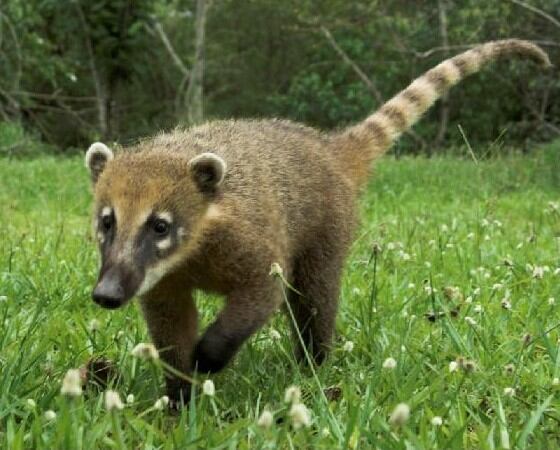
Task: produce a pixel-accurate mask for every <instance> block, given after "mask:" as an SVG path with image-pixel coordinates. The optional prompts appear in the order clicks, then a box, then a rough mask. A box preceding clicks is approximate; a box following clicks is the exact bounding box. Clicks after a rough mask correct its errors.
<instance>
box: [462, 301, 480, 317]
mask: <svg viewBox="0 0 560 450" xmlns="http://www.w3.org/2000/svg"><path fill="white" fill-rule="evenodd" d="M473 311H474V312H475V313H481V312H482V305H479V304H477V305H474V308H473ZM465 319H466V318H465Z"/></svg>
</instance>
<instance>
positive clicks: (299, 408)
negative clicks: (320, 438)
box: [289, 403, 311, 430]
mask: <svg viewBox="0 0 560 450" xmlns="http://www.w3.org/2000/svg"><path fill="white" fill-rule="evenodd" d="M289 415H290V418H291V419H292V425H293V427H294V428H295V429H296V430H297V429H299V428H301V427H306V428H307V427H309V426H310V425H311V412H310V411H309V409H307V406H305V405H304V404H303V403H294V404H293V405H292V407H291V409H290V412H289Z"/></svg>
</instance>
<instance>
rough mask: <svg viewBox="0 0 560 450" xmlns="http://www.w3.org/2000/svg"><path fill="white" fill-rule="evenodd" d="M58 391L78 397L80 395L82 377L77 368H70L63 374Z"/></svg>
mask: <svg viewBox="0 0 560 450" xmlns="http://www.w3.org/2000/svg"><path fill="white" fill-rule="evenodd" d="M60 393H61V394H63V395H68V396H69V397H79V396H80V395H82V378H81V376H80V371H79V369H70V370H69V371H68V372H66V375H64V378H63V380H62V387H61V388H60Z"/></svg>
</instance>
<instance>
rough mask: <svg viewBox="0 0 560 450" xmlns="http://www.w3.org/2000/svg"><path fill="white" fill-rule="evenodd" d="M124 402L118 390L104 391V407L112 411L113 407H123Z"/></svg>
mask: <svg viewBox="0 0 560 450" xmlns="http://www.w3.org/2000/svg"><path fill="white" fill-rule="evenodd" d="M123 408H124V404H123V402H122V400H121V397H120V395H119V393H118V392H116V391H113V390H110V389H109V390H107V391H105V409H106V410H107V411H112V410H114V409H123Z"/></svg>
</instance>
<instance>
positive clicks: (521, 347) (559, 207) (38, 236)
mask: <svg viewBox="0 0 560 450" xmlns="http://www.w3.org/2000/svg"><path fill="white" fill-rule="evenodd" d="M559 155H560V145H556V146H555V145H551V146H549V147H548V148H546V149H540V150H538V151H536V152H535V153H534V154H533V155H532V156H531V157H527V156H519V155H518V156H510V157H503V158H498V159H491V160H486V161H481V162H479V163H476V162H475V161H473V160H471V159H467V158H465V159H459V158H451V157H448V158H444V157H442V158H434V159H430V160H428V159H408V158H405V159H400V160H394V159H391V158H386V159H385V160H383V161H382V162H381V163H380V164H379V166H378V168H377V169H376V171H375V172H376V173H375V176H373V177H372V180H371V183H370V184H369V187H368V189H367V192H366V193H364V195H363V196H362V198H361V200H360V202H361V203H360V204H361V210H362V226H361V228H360V230H359V232H358V233H357V236H356V241H355V244H354V245H353V247H352V250H351V253H350V256H349V258H348V262H347V268H346V272H345V275H344V281H343V288H342V292H341V308H340V314H339V318H338V327H337V328H338V336H337V339H336V342H335V346H334V349H333V351H332V354H331V356H330V358H329V359H328V360H327V362H326V363H325V364H324V365H323V366H322V367H320V368H317V369H316V371H312V370H310V369H309V368H306V367H301V366H298V365H297V364H296V363H295V361H294V357H293V350H292V349H293V347H292V345H291V342H290V336H289V333H288V323H287V320H286V318H285V317H284V316H282V315H280V314H279V315H278V316H277V317H275V319H274V320H273V323H271V324H270V325H269V326H267V327H265V328H264V329H263V330H261V331H260V332H259V333H258V334H257V335H256V336H254V337H253V338H252V339H251V340H250V342H249V343H248V344H247V345H245V346H244V347H243V349H242V351H241V352H240V354H239V355H238V357H237V358H236V360H235V362H234V364H233V365H232V366H231V367H229V368H228V369H227V370H225V371H224V372H223V373H221V374H219V375H217V376H214V377H212V381H213V382H214V385H215V388H216V392H215V394H214V395H213V396H211V395H204V394H202V392H197V395H196V397H195V398H194V399H193V401H192V402H191V403H190V405H189V407H188V408H186V409H185V410H183V411H182V412H181V413H180V414H178V415H173V414H170V413H169V412H168V411H166V410H165V409H164V410H160V409H158V408H157V407H156V406H158V405H155V403H156V401H157V400H158V399H159V398H160V397H161V396H162V395H163V393H164V391H163V378H162V374H161V371H162V369H161V367H159V366H158V365H157V364H154V363H151V362H149V361H144V360H140V359H137V358H135V357H133V356H132V355H131V350H132V349H133V348H134V346H135V345H136V344H138V343H139V342H147V341H148V340H149V338H148V336H147V332H146V326H145V324H144V322H143V320H142V318H141V317H140V314H139V311H138V307H137V305H135V304H134V303H132V304H130V305H129V306H127V307H126V308H124V309H122V310H117V311H112V312H111V311H105V310H102V309H100V308H99V307H96V306H95V305H94V304H93V302H92V301H91V299H90V291H91V288H92V285H93V283H94V280H95V277H96V271H97V255H96V252H95V244H94V242H93V240H92V233H91V230H90V219H89V208H90V201H91V193H90V188H89V179H88V176H87V174H86V171H85V168H84V167H83V163H82V159H81V158H70V159H57V158H54V157H44V158H38V159H33V160H24V161H20V160H7V159H3V160H0V180H1V181H0V204H1V205H2V208H1V210H0V317H1V318H2V324H1V326H0V371H1V373H0V448H6V449H23V448H41V449H64V448H67V449H88V450H89V449H96V448H126V449H129V448H130V449H132V448H138V449H140V448H141V449H151V448H164V449H173V448H181V449H183V448H228V449H237V448H239V449H249V448H250V449H260V448H270V449H275V448H279V449H284V448H286V449H287V448H298V449H299V448H325V449H327V448H329V449H331V448H362V449H369V448H372V449H373V448H380V449H405V448H416V449H422V448H425V449H435V448H441V449H456V448H477V449H478V448H479V449H493V448H539V449H546V448H550V449H552V448H558V447H559V446H560V385H559V382H558V378H559V377H560V340H559V338H560V328H559V327H560V286H559V281H560V269H559V267H560V254H559V249H560V248H559V247H560V239H559V237H560V162H559V161H560V157H559ZM373 249H375V251H374V250H373ZM198 302H199V304H200V309H201V311H202V316H203V319H204V320H203V322H204V323H208V322H209V321H210V320H211V318H212V317H213V316H214V314H215V312H216V310H217V308H218V307H219V306H220V301H219V299H213V298H209V297H206V296H204V295H202V294H200V295H198ZM98 355H104V356H105V357H108V358H110V359H112V360H114V361H115V362H116V364H117V366H118V369H119V372H120V377H119V379H118V380H117V381H116V382H114V383H112V386H111V387H112V389H114V390H116V391H117V392H118V393H119V394H120V397H121V398H122V400H123V402H124V401H125V398H127V396H129V395H130V394H132V395H133V397H134V398H133V399H132V398H129V400H131V401H130V403H127V404H126V406H125V407H124V409H122V410H113V411H111V412H108V411H107V410H106V408H105V402H104V398H103V392H102V391H99V390H98V389H96V388H95V387H94V386H92V387H89V388H86V389H84V393H83V395H82V396H79V397H76V398H68V397H66V396H63V395H61V394H60V388H61V381H62V379H63V377H64V375H65V373H66V372H67V370H68V369H71V368H77V367H80V366H81V365H82V364H84V363H85V362H86V361H87V360H88V359H89V358H91V357H92V356H98ZM389 358H393V359H394V361H392V360H391V359H389ZM387 360H388V361H387ZM200 381H204V378H202V379H201V380H200ZM291 385H296V386H298V387H299V388H300V389H301V391H302V402H303V403H304V404H305V405H306V407H307V408H308V409H309V411H310V412H311V424H310V426H309V427H305V426H303V427H301V428H299V429H295V428H294V427H293V424H292V419H291V416H290V415H289V411H290V405H288V404H286V403H285V402H284V393H285V390H286V388H288V387H289V386H291ZM399 403H406V404H407V405H408V406H409V408H410V417H409V419H408V421H405V423H404V424H402V425H401V426H397V425H396V424H392V423H390V420H389V418H390V415H391V413H392V412H393V410H394V409H395V407H396V405H397V404H399ZM159 404H161V401H160V402H159ZM263 410H267V411H270V412H272V413H273V414H274V423H273V424H272V425H271V426H270V427H268V428H267V427H264V426H260V425H259V424H258V423H257V422H258V418H259V416H260V415H261V413H262V411H263ZM47 411H49V412H48V413H47ZM434 418H435V419H434ZM438 418H441V420H439V419H438ZM403 419H406V417H403Z"/></svg>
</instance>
